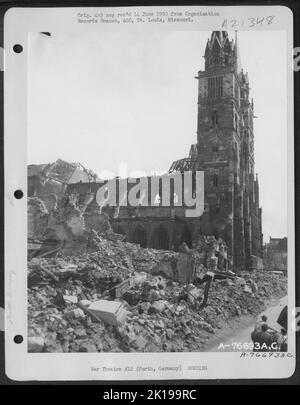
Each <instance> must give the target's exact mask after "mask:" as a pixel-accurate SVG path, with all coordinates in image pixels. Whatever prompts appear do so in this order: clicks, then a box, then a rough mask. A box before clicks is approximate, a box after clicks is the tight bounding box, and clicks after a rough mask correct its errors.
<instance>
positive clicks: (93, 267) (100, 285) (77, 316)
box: [28, 232, 286, 352]
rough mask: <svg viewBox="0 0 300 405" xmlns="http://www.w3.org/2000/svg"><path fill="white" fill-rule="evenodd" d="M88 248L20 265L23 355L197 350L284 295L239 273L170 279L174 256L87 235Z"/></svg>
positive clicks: (269, 279) (271, 279) (258, 276)
mask: <svg viewBox="0 0 300 405" xmlns="http://www.w3.org/2000/svg"><path fill="white" fill-rule="evenodd" d="M89 243H90V244H91V245H93V246H92V247H91V249H90V250H91V251H89V250H87V251H85V252H84V254H81V255H80V254H76V255H70V256H62V255H61V254H60V256H58V257H47V258H46V257H35V258H32V259H31V260H29V263H28V271H29V273H28V323H29V329H28V349H29V351H30V352H136V351H137V352H141V351H146V352H147V351H150V352H160V351H200V350H203V349H204V348H205V345H206V344H207V343H208V341H209V339H210V338H211V337H212V336H213V335H214V333H215V332H216V330H217V329H221V328H222V327H223V326H224V323H227V324H230V322H231V321H232V320H233V319H237V318H238V317H239V316H241V315H247V314H248V315H256V314H258V313H259V312H261V311H262V310H263V309H264V306H265V304H266V302H267V301H268V300H269V299H271V298H274V297H282V296H284V295H285V294H286V278H285V277H284V276H281V275H274V274H271V273H268V272H264V271H254V272H241V273H239V274H238V276H237V277H234V278H233V279H224V280H215V281H213V282H212V283H211V286H210V290H209V297H208V304H207V306H206V307H204V308H202V307H201V303H202V299H203V296H204V290H205V285H204V284H202V285H194V284H180V283H178V282H177V281H176V277H174V272H176V263H177V259H178V253H176V252H169V251H159V250H154V249H143V248H141V247H140V246H139V245H136V244H131V243H125V242H122V241H120V240H109V239H108V238H105V237H103V236H101V235H99V234H98V233H93V232H92V233H91V239H90V241H89Z"/></svg>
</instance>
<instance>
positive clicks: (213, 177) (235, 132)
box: [195, 31, 262, 268]
mask: <svg viewBox="0 0 300 405" xmlns="http://www.w3.org/2000/svg"><path fill="white" fill-rule="evenodd" d="M204 59H205V69H204V71H199V72H198V76H197V77H196V78H197V79H198V123H197V152H196V153H197V157H196V156H195V160H196V161H197V165H196V166H197V170H203V171H204V172H205V200H206V201H205V202H206V205H205V208H206V209H205V215H204V217H203V219H202V223H203V224H202V228H203V229H202V231H203V233H206V234H214V235H215V236H216V237H222V238H223V239H225V240H226V242H227V244H228V246H229V251H230V253H231V255H232V257H233V263H234V267H237V268H246V267H249V266H251V263H250V261H251V256H253V255H255V256H258V257H261V255H262V251H261V245H262V239H261V210H260V208H259V201H258V180H257V179H254V135H253V118H254V113H253V101H252V100H251V101H250V99H249V90H250V89H249V80H248V75H247V74H246V73H244V72H243V70H242V69H241V64H240V56H239V49H238V44H237V37H236V38H235V40H230V39H229V37H228V33H227V32H226V31H213V32H212V34H211V37H210V39H209V40H208V41H207V45H206V49H205V54H204Z"/></svg>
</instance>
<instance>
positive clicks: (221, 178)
mask: <svg viewBox="0 0 300 405" xmlns="http://www.w3.org/2000/svg"><path fill="white" fill-rule="evenodd" d="M204 59H205V68H204V71H199V72H198V75H197V77H196V79H197V80H198V124H197V143H196V144H194V145H192V146H191V148H190V153H189V155H188V157H186V158H183V159H180V160H177V161H174V162H173V163H172V165H171V167H170V171H169V175H170V176H171V175H172V173H174V172H181V173H183V172H185V171H192V172H195V171H196V170H197V171H203V172H204V184H205V188H204V198H205V205H204V212H203V215H201V216H200V217H197V218H186V216H185V215H184V209H182V208H180V207H177V206H176V204H174V199H173V201H170V204H169V205H168V206H163V204H162V201H161V190H162V188H161V186H160V189H159V193H158V196H157V199H156V201H152V203H151V204H148V205H147V207H146V206H143V204H140V205H139V206H138V207H135V208H133V207H123V206H121V207H118V209H117V210H111V211H110V217H111V221H112V226H113V228H114V230H115V231H116V232H119V233H122V234H124V235H126V237H127V240H129V241H131V242H136V243H140V244H141V246H143V247H154V248H158V249H175V250H177V249H178V246H179V245H180V243H181V242H183V241H185V242H186V243H187V244H188V245H189V246H190V247H192V244H193V242H194V241H196V240H197V239H198V238H199V237H200V236H201V235H214V236H215V237H216V238H222V239H223V240H225V241H226V243H227V245H228V247H229V253H230V255H231V256H232V259H233V264H234V266H235V267H239V268H245V267H248V268H249V267H252V268H253V267H261V266H262V251H263V250H262V222H261V217H262V211H261V208H260V206H259V185H258V178H257V174H255V170H254V132H253V119H254V103H253V100H252V99H251V98H250V87H249V79H248V75H247V73H245V72H244V71H243V69H242V68H241V66H240V58H239V49H238V44H237V39H235V40H230V39H229V37H228V33H227V32H226V31H214V32H213V33H212V34H211V38H210V39H209V40H208V42H207V45H206V49H205V54H204ZM137 180H140V179H137ZM100 185H101V183H97V184H91V183H88V184H83V183H81V184H70V185H68V192H69V193H74V192H76V193H80V194H83V195H84V194H86V193H90V192H94V193H95V192H96V191H97V189H98V188H99V187H100ZM171 194H172V195H173V193H172V190H171ZM176 197H178V196H176V195H175V198H176ZM119 202H120V201H119ZM95 203H96V202H95ZM94 208H95V209H96V207H94ZM116 211H117V214H116Z"/></svg>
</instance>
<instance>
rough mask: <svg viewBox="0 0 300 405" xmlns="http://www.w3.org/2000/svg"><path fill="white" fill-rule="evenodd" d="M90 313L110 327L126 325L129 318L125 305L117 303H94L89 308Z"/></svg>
mask: <svg viewBox="0 0 300 405" xmlns="http://www.w3.org/2000/svg"><path fill="white" fill-rule="evenodd" d="M89 311H91V312H92V313H93V314H95V315H96V316H97V317H98V318H100V319H102V320H103V321H104V322H106V323H108V324H109V325H115V326H117V325H119V324H122V323H124V322H125V320H126V317H127V312H126V311H125V309H124V306H123V304H122V303H120V302H117V301H107V300H99V301H94V302H92V304H91V305H90V306H89Z"/></svg>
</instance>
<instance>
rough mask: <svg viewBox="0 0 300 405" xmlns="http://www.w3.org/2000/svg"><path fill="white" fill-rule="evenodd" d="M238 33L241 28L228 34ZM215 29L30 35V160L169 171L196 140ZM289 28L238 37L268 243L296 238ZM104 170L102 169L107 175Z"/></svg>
mask: <svg viewBox="0 0 300 405" xmlns="http://www.w3.org/2000/svg"><path fill="white" fill-rule="evenodd" d="M229 35H230V37H231V38H232V37H234V33H231V32H230V33H229ZM209 36H210V32H204V31H202V32H199V31H198V32H195V31H180V32H179V31H178V32H177V31H173V32H167V31H166V32H163V31H153V32H140V33H139V34H138V35H137V34H136V33H120V32H115V33H113V32H107V33H105V32H98V33H96V32H95V33H88V32H87V33H84V34H82V33H81V34H74V33H73V34H67V33H64V34H61V33H60V34H57V35H56V34H55V33H52V36H51V37H48V36H45V35H42V34H35V33H34V34H30V46H29V73H28V75H29V91H28V118H29V120H28V129H29V130H28V163H29V164H32V163H48V162H53V161H55V160H56V159H57V158H61V159H64V160H67V161H69V162H81V163H82V164H83V165H84V166H86V167H87V168H89V169H92V170H93V171H94V172H96V173H97V174H101V172H103V171H113V172H114V173H115V174H116V175H117V174H118V164H119V163H120V162H125V163H127V164H128V168H129V172H131V171H138V170H142V171H145V172H147V173H149V174H150V173H151V172H152V171H167V170H168V169H169V167H170V165H171V163H172V161H173V160H176V159H179V158H183V157H187V155H188V152H189V148H190V145H191V144H192V143H195V142H196V127H197V84H198V82H197V80H195V78H194V77H195V76H196V75H197V71H198V70H203V69H204V59H203V54H204V50H205V45H206V42H207V39H208V37H209ZM285 41H286V37H285V33H284V32H279V31H278V32H271V31H269V32H266V31H260V32H254V31H252V32H247V31H242V32H239V33H238V43H239V48H240V55H241V62H242V67H243V68H244V71H248V73H249V79H250V88H251V95H252V97H253V98H254V107H255V115H256V116H257V117H258V118H257V119H256V120H255V122H254V124H255V127H254V131H255V132H254V135H255V161H256V162H255V164H256V166H255V170H256V172H257V173H258V174H259V182H260V203H261V206H262V208H263V232H264V239H265V241H266V240H268V239H269V236H272V237H283V236H286V234H287V219H286V198H287V197H286V176H287V167H286V166H287V157H286V155H287V148H286V143H287V87H286V80H287V76H286V42H285ZM102 174H103V173H102Z"/></svg>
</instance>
